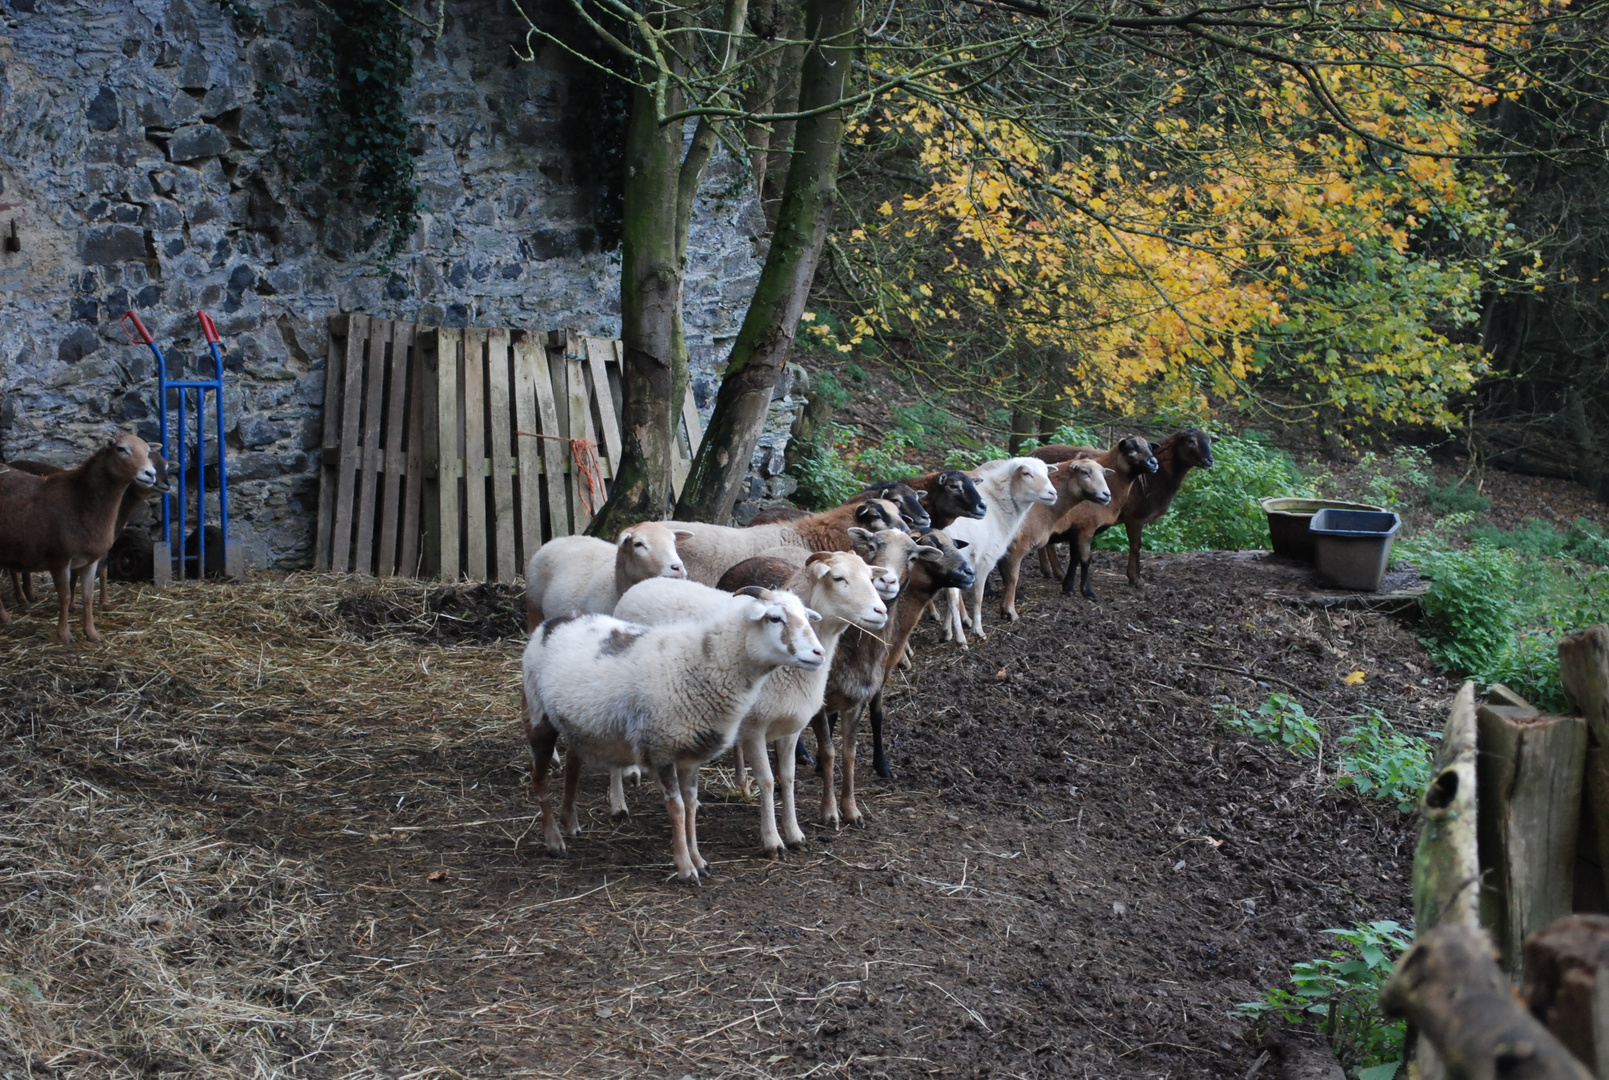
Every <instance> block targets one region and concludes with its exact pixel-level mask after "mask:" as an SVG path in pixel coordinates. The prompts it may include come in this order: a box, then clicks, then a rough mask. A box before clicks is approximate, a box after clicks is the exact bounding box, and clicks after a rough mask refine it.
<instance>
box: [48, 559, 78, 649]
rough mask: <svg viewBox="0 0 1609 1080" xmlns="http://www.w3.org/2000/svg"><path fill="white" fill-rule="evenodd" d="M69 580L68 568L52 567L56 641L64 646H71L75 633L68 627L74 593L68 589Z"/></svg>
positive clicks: (51, 578) (51, 577)
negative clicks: (54, 588)
mask: <svg viewBox="0 0 1609 1080" xmlns="http://www.w3.org/2000/svg"><path fill="white" fill-rule="evenodd" d="M67 579H68V574H67V567H65V566H61V567H56V566H52V567H51V568H50V580H51V582H52V583H53V584H54V585H55V586H56V640H57V641H59V642H61V643H62V644H63V645H70V644H72V641H73V632H72V630H70V629H69V628H68V626H67V619H68V616H69V614H70V612H71V606H70V605H71V604H72V600H73V592H72V589H71V588H69V587H68V584H67Z"/></svg>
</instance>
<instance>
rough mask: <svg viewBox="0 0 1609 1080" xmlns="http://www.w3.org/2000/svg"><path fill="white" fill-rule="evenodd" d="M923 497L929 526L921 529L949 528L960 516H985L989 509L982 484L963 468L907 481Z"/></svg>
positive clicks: (925, 530)
mask: <svg viewBox="0 0 1609 1080" xmlns="http://www.w3.org/2000/svg"><path fill="white" fill-rule="evenodd" d="M905 483H906V484H908V485H909V486H910V487H912V488H914V489H915V490H916V491H917V492H918V493H919V494H920V495H921V496H922V504H923V505H924V506H926V507H927V514H928V527H927V528H926V529H923V530H921V531H923V532H930V531H932V530H933V529H947V528H949V527H950V526H951V525H953V524H954V523H955V519H956V518H981V517H983V515H984V514H985V513H987V512H988V509H989V508H988V507H987V506H985V505H984V502H983V496H981V495H979V494H978V485H977V484H976V483H975V482H974V481H973V479H972V477H970V476H968V475H967V474H966V473H964V472H962V471H961V470H960V469H946V470H945V471H943V472H934V473H926V474H924V475H922V476H913V477H911V478H910V479H908V480H906V481H905Z"/></svg>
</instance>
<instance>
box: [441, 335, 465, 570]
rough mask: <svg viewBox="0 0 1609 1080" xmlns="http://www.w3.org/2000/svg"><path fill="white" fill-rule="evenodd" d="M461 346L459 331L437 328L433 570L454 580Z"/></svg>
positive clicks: (457, 560)
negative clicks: (436, 549) (436, 552)
mask: <svg viewBox="0 0 1609 1080" xmlns="http://www.w3.org/2000/svg"><path fill="white" fill-rule="evenodd" d="M463 347H464V335H463V331H461V330H438V331H437V346H436V417H437V419H436V423H437V425H438V426H437V434H438V439H439V446H440V451H439V453H440V469H439V470H438V471H439V480H440V491H439V500H438V506H439V509H438V511H437V513H438V514H439V516H440V521H441V528H440V529H439V530H438V533H439V537H440V544H441V559H440V562H439V563H438V564H437V573H438V574H439V575H440V576H441V577H442V578H443V579H445V580H448V581H453V580H456V579H457V578H458V577H459V575H460V574H461V573H462V569H461V566H460V559H459V551H458V513H459V506H460V503H459V499H458V477H459V475H460V474H461V472H462V466H461V465H460V462H461V460H462V455H461V452H460V450H459V440H460V438H461V437H462V435H463V431H462V429H461V428H460V427H459V424H458V376H459V372H460V371H461V370H462V368H463V364H462V363H461V362H460V361H459V359H458V357H459V353H460V352H462V350H463Z"/></svg>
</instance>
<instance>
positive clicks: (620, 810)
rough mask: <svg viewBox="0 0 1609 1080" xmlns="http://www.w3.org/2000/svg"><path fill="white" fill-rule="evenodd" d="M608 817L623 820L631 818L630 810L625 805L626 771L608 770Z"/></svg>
mask: <svg viewBox="0 0 1609 1080" xmlns="http://www.w3.org/2000/svg"><path fill="white" fill-rule="evenodd" d="M609 816H610V817H612V818H623V817H630V816H631V808H630V807H628V806H627V805H626V770H625V769H610V770H609Z"/></svg>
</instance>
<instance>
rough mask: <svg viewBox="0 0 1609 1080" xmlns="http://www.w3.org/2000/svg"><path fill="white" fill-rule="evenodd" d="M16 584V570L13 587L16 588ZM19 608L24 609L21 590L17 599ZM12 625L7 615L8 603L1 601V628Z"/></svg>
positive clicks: (13, 576) (13, 572)
mask: <svg viewBox="0 0 1609 1080" xmlns="http://www.w3.org/2000/svg"><path fill="white" fill-rule="evenodd" d="M16 583H17V572H16V571H15V570H13V571H12V572H11V584H12V586H13V587H15V586H16ZM17 606H18V607H19V608H20V607H22V596H21V595H20V590H19V595H18V597H17ZM10 625H11V616H10V615H8V614H7V613H6V602H5V601H4V600H0V626H10Z"/></svg>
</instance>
